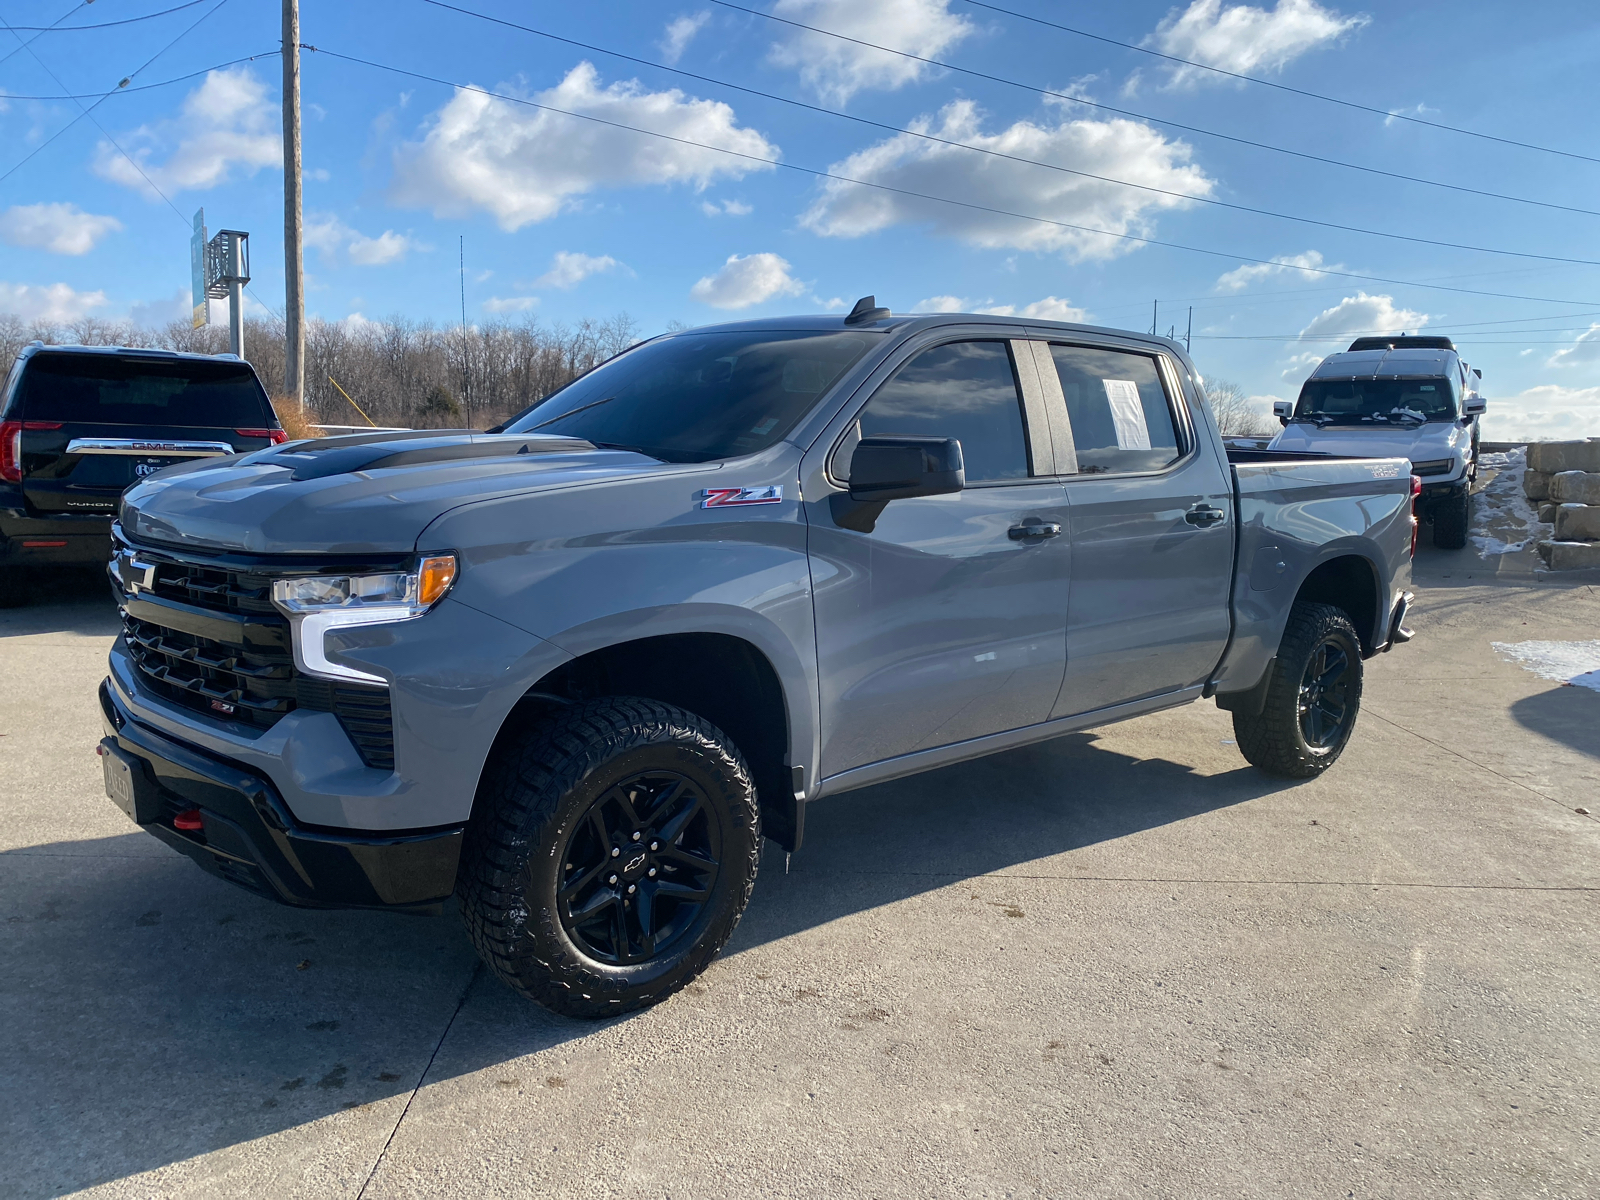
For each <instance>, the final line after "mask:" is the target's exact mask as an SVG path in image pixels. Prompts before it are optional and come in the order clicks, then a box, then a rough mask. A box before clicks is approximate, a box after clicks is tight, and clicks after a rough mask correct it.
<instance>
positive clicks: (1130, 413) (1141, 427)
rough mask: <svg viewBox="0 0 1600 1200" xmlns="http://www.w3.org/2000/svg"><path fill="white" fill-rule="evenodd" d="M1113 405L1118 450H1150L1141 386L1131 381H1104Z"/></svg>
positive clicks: (1112, 415) (1112, 411) (1112, 412)
mask: <svg viewBox="0 0 1600 1200" xmlns="http://www.w3.org/2000/svg"><path fill="white" fill-rule="evenodd" d="M1100 382H1101V383H1102V384H1103V385H1104V386H1105V389H1106V400H1107V402H1108V403H1109V404H1110V405H1111V423H1112V424H1113V425H1114V426H1116V430H1117V449H1119V450H1148V449H1150V428H1149V426H1147V425H1146V424H1145V423H1144V405H1143V404H1141V403H1139V385H1138V384H1137V383H1135V382H1134V381H1133V380H1131V379H1102V380H1101V381H1100Z"/></svg>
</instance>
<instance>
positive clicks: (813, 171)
mask: <svg viewBox="0 0 1600 1200" xmlns="http://www.w3.org/2000/svg"><path fill="white" fill-rule="evenodd" d="M301 48H302V49H305V50H310V51H312V52H313V53H320V54H326V55H328V56H329V57H330V58H337V59H339V60H341V61H343V62H350V63H355V64H357V65H359V66H363V67H371V68H373V69H375V70H379V71H389V72H391V73H393V74H396V75H404V76H406V77H407V78H409V79H420V80H423V81H424V82H427V83H436V84H439V85H440V86H442V87H449V88H455V89H457V90H459V91H463V92H472V93H475V94H477V95H480V96H488V97H490V98H492V99H496V100H504V101H506V102H508V103H511V104H519V105H522V106H523V107H526V108H535V109H538V110H540V111H541V112H550V113H556V114H558V115H560V116H564V117H575V118H577V119H578V120H581V121H589V122H591V123H593V124H596V125H604V126H607V127H609V128H612V129H622V130H626V131H627V132H629V133H638V134H643V135H645V136H647V137H655V138H661V139H663V140H665V141H669V142H676V143H677V144H679V145H682V146H693V147H695V148H696V149H700V150H710V151H713V152H714V153H718V154H726V155H729V156H730V157H733V158H740V159H743V160H745V161H746V162H753V163H760V164H762V165H764V166H769V167H776V168H778V169H780V170H785V171H795V172H798V173H800V174H803V175H810V176H812V177H813V178H816V179H833V180H837V181H838V182H840V183H849V184H855V185H856V186H858V187H867V188H872V189H874V190H876V191H881V192H889V193H892V194H894V195H899V196H908V197H911V198H912V199H916V200H928V201H931V202H933V203H936V204H948V205H951V206H953V207H956V208H965V209H969V210H971V211H973V212H983V213H989V214H991V215H993V216H999V217H1010V218H1012V219H1014V220H1018V221H1031V222H1033V223H1035V224H1039V225H1050V226H1053V227H1055V228H1058V229H1069V230H1072V231H1074V232H1077V233H1092V234H1097V235H1099V236H1102V237H1109V238H1113V239H1115V240H1118V241H1127V242H1137V243H1139V244H1140V245H1146V246H1163V247H1165V248H1167V249H1169V250H1184V251H1187V252H1189V253H1191V254H1204V255H1207V256H1209V257H1213V258H1223V259H1227V260H1228V261H1230V262H1242V263H1252V264H1259V265H1262V266H1272V267H1281V266H1283V264H1282V263H1280V262H1277V261H1276V260H1273V259H1267V258H1254V257H1251V256H1249V255H1244V254H1235V253H1232V252H1230V251H1226V250H1211V249H1207V248H1206V247H1203V246H1189V245H1185V244H1184V243H1182V242H1169V241H1163V240H1162V239H1159V238H1148V237H1140V236H1138V235H1137V234H1131V233H1116V232H1113V231H1111V230H1109V229H1096V228H1094V227H1092V226H1089V225H1075V224H1073V223H1071V222H1069V221H1057V220H1054V219H1052V218H1050V217H1039V216H1034V215H1032V214H1030V213H1019V212H1012V211H1010V210H1008V209H1003V208H993V207H990V206H989V205H985V204H974V203H971V202H970V201H966V200H955V199H952V198H951V197H948V196H934V195H930V194H928V193H926V192H914V191H911V190H910V189H909V188H898V187H892V186H890V185H889V184H885V183H873V182H871V181H869V180H864V179H852V178H850V177H849V176H847V175H838V174H835V173H834V172H832V171H823V170H819V169H818V168H815V167H802V166H799V165H797V164H795V163H787V162H782V161H780V160H778V159H774V158H762V157H761V156H760V155H756V154H747V153H745V152H743V151H741V150H729V149H727V148H726V147H724V146H713V145H710V144H709V143H706V142H697V141H694V140H692V139H690V138H683V137H678V136H676V135H674V134H670V133H659V132H657V131H655V130H653V129H641V128H639V127H638V126H636V125H627V124H624V123H622V122H620V121H612V120H608V119H606V118H604V117H596V116H593V115H591V114H589V113H577V112H571V111H569V110H567V109H564V108H556V107H554V106H553V105H549V104H540V103H539V102H538V101H536V100H528V99H525V98H524V97H522V96H512V95H508V94H506V93H504V92H495V91H491V90H489V89H488V88H482V87H478V86H476V85H474V84H465V83H458V82H456V81H454V80H449V79H442V78H440V77H439V76H437V75H428V74H425V73H423V72H421V71H410V70H407V69H406V68H404V67H394V66H390V65H389V64H387V63H380V62H373V61H372V60H371V59H365V58H357V57H356V56H355V55H352V54H341V53H339V52H338V51H336V50H328V49H324V48H322V47H319V46H310V45H303V46H302V47H301ZM1293 269H1294V270H1297V271H1301V272H1303V273H1309V274H1314V275H1327V276H1331V277H1336V278H1340V279H1358V280H1362V281H1365V282H1370V283H1387V284H1393V285H1396V286H1400V287H1418V288H1426V289H1429V290H1432V291H1441V292H1454V293H1458V294H1461V295H1467V296H1490V297H1494V298H1495V299H1500V300H1529V301H1533V302H1536V303H1540V304H1564V305H1586V304H1600V300H1566V299H1555V298H1553V297H1550V296H1527V295H1520V294H1517V293H1513V292H1490V291H1483V290H1481V289H1477V288H1458V287H1445V286H1444V285H1442V284H1436V283H1419V282H1416V281H1414V280H1409V279H1392V278H1389V277H1387V276H1384V275H1363V274H1360V273H1359V272H1355V271H1336V270H1332V269H1331V268H1327V267H1300V266H1296V267H1294V268H1293Z"/></svg>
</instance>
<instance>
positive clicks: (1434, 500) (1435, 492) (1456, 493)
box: [1417, 478, 1472, 517]
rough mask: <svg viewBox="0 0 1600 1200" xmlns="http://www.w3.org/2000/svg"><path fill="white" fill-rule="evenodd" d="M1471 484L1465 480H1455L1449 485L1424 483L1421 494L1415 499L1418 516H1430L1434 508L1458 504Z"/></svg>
mask: <svg viewBox="0 0 1600 1200" xmlns="http://www.w3.org/2000/svg"><path fill="white" fill-rule="evenodd" d="M1471 486H1472V485H1471V483H1470V482H1469V481H1468V480H1467V479H1465V478H1462V479H1456V480H1453V481H1452V482H1450V483H1428V482H1426V481H1424V483H1423V485H1422V494H1421V495H1420V496H1418V497H1417V513H1418V515H1419V516H1423V517H1428V516H1431V515H1432V512H1433V509H1434V506H1436V505H1439V504H1448V503H1452V502H1459V501H1460V500H1461V497H1463V496H1465V495H1466V494H1467V491H1468V489H1469V488H1470V487H1471Z"/></svg>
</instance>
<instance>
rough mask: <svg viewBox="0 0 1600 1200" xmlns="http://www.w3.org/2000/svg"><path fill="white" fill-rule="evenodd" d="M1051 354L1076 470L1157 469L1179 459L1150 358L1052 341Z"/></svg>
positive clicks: (1162, 392) (1099, 472)
mask: <svg viewBox="0 0 1600 1200" xmlns="http://www.w3.org/2000/svg"><path fill="white" fill-rule="evenodd" d="M1050 357H1051V358H1052V359H1054V360H1055V364H1056V374H1057V375H1058V376H1060V378H1061V395H1062V398H1063V399H1064V400H1065V401H1066V405H1067V417H1068V420H1069V421H1070V422H1071V424H1072V440H1073V443H1074V444H1075V445H1076V447H1077V452H1078V473H1079V474H1080V475H1111V474H1125V473H1129V472H1136V471H1159V470H1161V469H1163V468H1164V467H1167V466H1170V465H1171V464H1172V463H1174V462H1176V461H1177V460H1178V458H1179V457H1180V450H1179V443H1178V431H1177V426H1176V425H1175V424H1174V423H1173V420H1172V406H1171V405H1170V404H1169V403H1168V400H1167V391H1166V388H1164V387H1163V386H1162V385H1161V374H1160V372H1159V371H1158V370H1157V369H1156V360H1155V359H1154V358H1152V357H1151V356H1150V355H1148V354H1135V353H1133V352H1131V351H1126V350H1102V349H1097V348H1094V347H1090V346H1064V345H1060V344H1058V343H1055V342H1052V343H1051V344H1050Z"/></svg>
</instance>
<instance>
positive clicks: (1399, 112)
mask: <svg viewBox="0 0 1600 1200" xmlns="http://www.w3.org/2000/svg"><path fill="white" fill-rule="evenodd" d="M1429 113H1432V114H1433V115H1434V116H1438V115H1439V110H1438V109H1437V108H1429V107H1428V106H1427V105H1426V104H1417V105H1415V106H1413V107H1411V108H1391V109H1390V110H1389V115H1388V116H1387V117H1385V118H1384V119H1383V124H1384V128H1386V129H1387V128H1388V127H1389V126H1391V125H1395V124H1398V123H1399V120H1400V118H1401V117H1425V116H1427V115H1428V114H1429Z"/></svg>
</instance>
